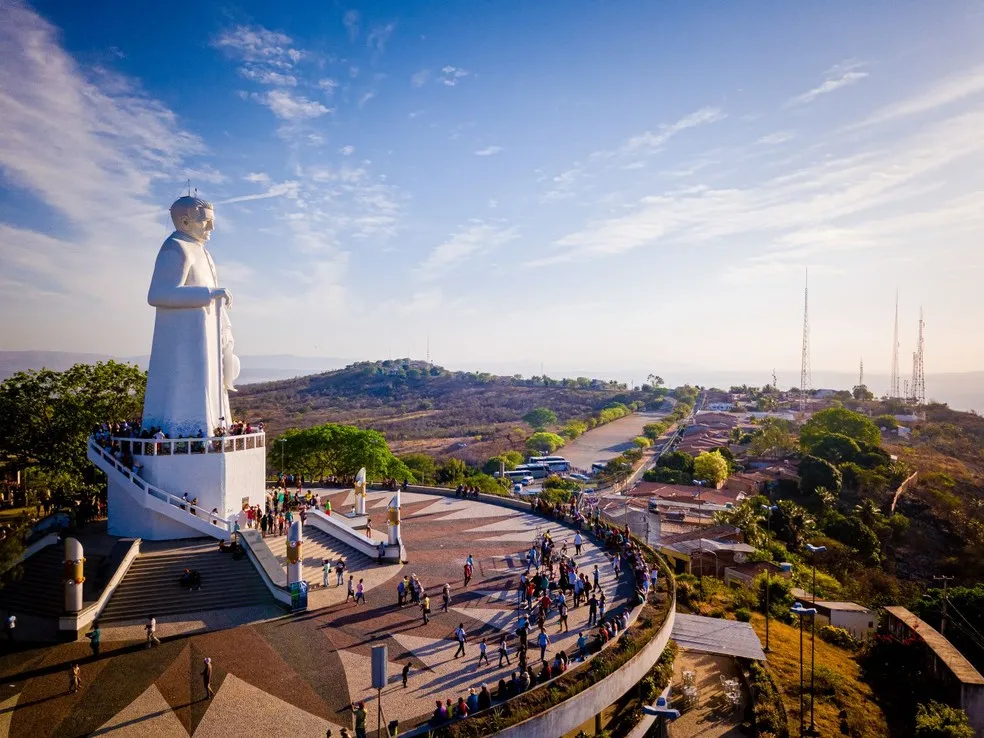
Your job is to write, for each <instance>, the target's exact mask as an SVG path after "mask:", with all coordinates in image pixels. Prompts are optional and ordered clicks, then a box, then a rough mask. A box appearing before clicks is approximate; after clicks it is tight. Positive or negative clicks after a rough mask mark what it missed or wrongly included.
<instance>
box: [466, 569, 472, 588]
mask: <svg viewBox="0 0 984 738" xmlns="http://www.w3.org/2000/svg"><path fill="white" fill-rule="evenodd" d="M471 575H472V565H471V564H469V563H465V586H466V587H467V586H468V582H470V581H471Z"/></svg>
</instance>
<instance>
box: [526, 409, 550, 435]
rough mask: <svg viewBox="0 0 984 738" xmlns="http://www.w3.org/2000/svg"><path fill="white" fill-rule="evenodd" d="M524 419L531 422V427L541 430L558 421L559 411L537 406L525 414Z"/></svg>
mask: <svg viewBox="0 0 984 738" xmlns="http://www.w3.org/2000/svg"><path fill="white" fill-rule="evenodd" d="M523 420H524V421H526V422H527V423H529V425H530V427H531V428H533V429H534V430H538V431H539V430H543V429H544V428H546V427H547V426H550V425H553V424H554V423H556V422H557V413H555V412H554V411H553V410H550V409H549V408H545V407H537V408H533V409H532V410H530V411H529V412H528V413H526V415H524V416H523Z"/></svg>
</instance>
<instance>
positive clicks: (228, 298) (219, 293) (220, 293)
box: [211, 287, 232, 308]
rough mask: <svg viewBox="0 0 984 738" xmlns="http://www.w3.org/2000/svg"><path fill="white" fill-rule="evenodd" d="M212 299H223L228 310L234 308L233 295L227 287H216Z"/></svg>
mask: <svg viewBox="0 0 984 738" xmlns="http://www.w3.org/2000/svg"><path fill="white" fill-rule="evenodd" d="M211 294H212V299H213V300H214V299H215V298H217V297H221V298H222V300H223V301H224V303H225V306H226V307H227V308H232V293H231V292H230V291H229V290H227V289H226V288H225V287H216V288H215V289H214V290H212V293H211Z"/></svg>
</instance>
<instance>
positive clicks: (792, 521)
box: [772, 500, 816, 550]
mask: <svg viewBox="0 0 984 738" xmlns="http://www.w3.org/2000/svg"><path fill="white" fill-rule="evenodd" d="M776 508H777V509H776V510H775V512H773V513H772V531H773V532H774V533H775V534H776V537H777V538H778V539H779V540H780V541H783V542H785V543H786V544H787V545H788V546H789V547H790V549H792V550H795V549H799V548H801V547H802V545H803V541H804V539H805V538H806V536H807V535H808V534H809V533H810V531H812V530H813V528H814V527H815V525H816V524H815V523H814V521H813V518H812V517H811V516H810V514H809V513H808V512H807V511H806V509H805V508H803V507H801V506H800V505H797V504H796V503H795V502H793V501H792V500H779V502H778V503H776Z"/></svg>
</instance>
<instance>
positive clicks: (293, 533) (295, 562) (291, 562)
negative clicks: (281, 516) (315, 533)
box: [287, 520, 304, 586]
mask: <svg viewBox="0 0 984 738" xmlns="http://www.w3.org/2000/svg"><path fill="white" fill-rule="evenodd" d="M302 538H303V530H302V527H301V521H300V520H295V521H294V522H293V523H291V524H290V528H288V529H287V585H288V586H290V585H291V584H293V583H294V582H299V581H301V580H302V579H303V578H304V572H303V564H302V563H301V543H302Z"/></svg>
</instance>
